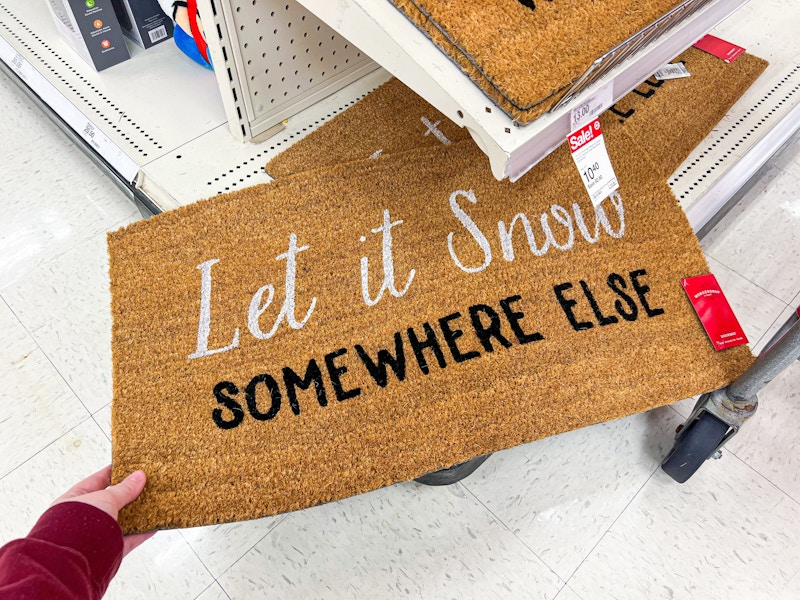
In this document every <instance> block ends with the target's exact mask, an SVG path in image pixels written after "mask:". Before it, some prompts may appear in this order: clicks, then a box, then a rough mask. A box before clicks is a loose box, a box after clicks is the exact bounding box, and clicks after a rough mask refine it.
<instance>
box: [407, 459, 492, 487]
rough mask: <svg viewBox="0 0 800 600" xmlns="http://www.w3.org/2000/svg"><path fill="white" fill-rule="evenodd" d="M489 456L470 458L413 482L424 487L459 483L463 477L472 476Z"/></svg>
mask: <svg viewBox="0 0 800 600" xmlns="http://www.w3.org/2000/svg"><path fill="white" fill-rule="evenodd" d="M490 456H491V454H486V455H484V456H478V457H477V458H472V459H470V460H468V461H466V462H463V463H458V464H457V465H453V466H452V467H450V468H449V469H440V470H438V471H434V472H433V473H426V474H425V475H423V476H422V477H417V478H416V479H415V480H414V481H416V482H417V483H422V484H424V485H452V484H454V483H456V482H458V481H461V480H462V479H464V478H465V477H468V476H469V475H472V474H473V473H474V472H475V469H477V468H478V467H480V466H481V465H482V464H483V463H485V462H486V459H487V458H489V457H490Z"/></svg>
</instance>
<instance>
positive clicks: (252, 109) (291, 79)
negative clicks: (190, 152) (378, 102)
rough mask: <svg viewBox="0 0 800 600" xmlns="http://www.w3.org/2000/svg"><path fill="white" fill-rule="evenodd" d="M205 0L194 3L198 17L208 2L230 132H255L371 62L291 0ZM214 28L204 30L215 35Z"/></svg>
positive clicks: (311, 101)
mask: <svg viewBox="0 0 800 600" xmlns="http://www.w3.org/2000/svg"><path fill="white" fill-rule="evenodd" d="M208 2H209V3H210V6H207V7H206V10H203V9H202V7H203V4H202V3H201V4H200V6H201V16H202V17H203V19H204V22H205V19H206V18H207V16H206V15H207V14H209V11H208V9H209V8H210V15H209V16H210V17H211V18H213V19H214V21H215V24H214V25H215V26H214V28H213V29H216V33H217V40H212V39H209V44H210V45H211V46H212V48H211V49H212V55H213V57H214V64H215V66H216V68H217V71H218V75H217V76H218V79H220V84H221V87H222V84H226V85H227V86H228V87H230V90H231V95H232V98H230V99H228V101H227V102H226V104H227V105H228V106H229V110H228V113H229V114H228V119H229V124H230V125H231V131H232V132H233V133H234V135H236V136H237V137H241V138H243V139H246V140H252V139H255V138H258V137H259V136H260V135H262V134H264V133H265V132H267V131H269V130H271V129H273V128H275V126H277V125H280V124H281V123H282V122H283V121H284V120H285V119H287V118H289V117H291V116H292V115H294V114H297V113H298V112H300V111H301V110H303V109H304V108H306V107H308V106H310V105H312V104H314V103H315V102H318V101H319V100H321V99H322V98H324V97H326V96H328V95H330V94H332V93H334V92H336V91H337V90H339V89H341V88H342V87H344V86H346V85H348V84H349V83H351V82H353V81H355V80H356V79H358V78H360V77H362V76H363V75H365V74H367V73H369V72H371V71H373V70H375V69H376V68H378V65H376V64H375V63H374V62H372V61H371V60H370V59H369V58H368V57H367V56H366V55H364V54H363V53H362V52H361V50H359V49H358V48H357V47H355V46H354V45H353V44H351V43H350V42H348V41H347V40H346V39H344V38H342V37H341V36H340V35H338V34H337V33H335V32H334V31H333V30H332V29H331V28H330V27H328V26H327V25H325V24H324V23H323V22H322V21H321V20H319V19H318V18H317V17H315V16H314V15H313V14H311V13H310V12H309V11H308V10H306V9H305V8H303V7H302V6H301V5H299V4H298V3H296V2H295V1H294V0H282V1H278V0H208ZM213 29H212V31H211V32H210V33H209V34H207V37H209V38H213V37H214V36H213V35H211V34H213ZM206 31H209V28H208V27H206ZM214 42H218V44H219V48H214V47H213V46H214V45H216V44H215V43H214ZM215 50H216V52H215ZM221 61H224V62H225V65H224V68H222V69H221V68H219V66H217V65H218V63H219V62H221Z"/></svg>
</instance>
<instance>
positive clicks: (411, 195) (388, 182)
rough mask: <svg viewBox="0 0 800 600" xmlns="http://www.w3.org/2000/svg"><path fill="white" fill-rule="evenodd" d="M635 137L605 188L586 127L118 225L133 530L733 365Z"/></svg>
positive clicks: (527, 433) (637, 395)
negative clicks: (506, 161) (540, 147)
mask: <svg viewBox="0 0 800 600" xmlns="http://www.w3.org/2000/svg"><path fill="white" fill-rule="evenodd" d="M624 139H627V138H626V136H622V135H621V136H616V139H614V140H612V139H610V140H609V144H608V145H609V152H610V155H611V158H612V160H613V162H614V166H615V169H616V173H617V176H618V178H619V180H620V183H621V188H620V195H619V196H616V197H614V198H609V199H607V200H605V201H604V202H603V203H602V204H601V205H600V206H599V207H598V208H597V209H595V208H593V207H592V205H591V203H590V202H589V200H588V198H587V197H586V192H585V190H584V188H583V185H582V183H581V180H580V176H579V175H578V173H577V170H576V169H575V167H574V165H573V162H572V159H571V157H570V156H569V154H568V151H567V149H566V148H565V147H562V148H560V149H558V150H557V151H556V152H554V153H553V154H551V155H550V156H548V157H547V158H546V159H545V160H544V161H543V162H542V164H541V166H540V167H539V168H536V169H534V170H532V171H531V172H530V173H528V174H527V175H526V176H525V177H523V178H522V179H521V180H520V181H518V182H516V183H514V184H510V183H508V182H507V181H505V182H499V181H496V180H495V179H494V178H493V177H492V175H491V172H490V170H489V168H488V165H486V161H485V160H484V156H483V155H482V153H481V151H480V150H479V149H478V148H477V147H476V146H475V145H474V144H473V143H472V142H471V141H466V142H461V143H454V144H451V145H448V146H444V147H433V148H425V149H420V150H413V151H409V152H405V153H402V154H398V155H393V156H386V157H378V158H377V159H375V160H364V161H361V162H357V163H349V164H346V165H339V166H334V167H331V168H329V169H326V170H321V171H314V172H307V173H302V174H298V175H295V176H293V177H288V178H286V179H284V180H281V181H277V182H273V183H270V184H267V185H262V186H256V187H252V188H248V189H245V190H242V191H239V192H235V193H231V194H228V195H225V196H218V197H216V198H213V199H210V200H206V201H201V202H198V203H196V204H193V205H190V206H187V207H185V208H181V209H178V210H176V211H172V212H168V213H164V214H162V215H158V216H156V217H154V218H152V219H151V220H149V221H142V222H138V223H134V224H132V225H129V226H128V227H126V228H124V229H122V230H120V231H118V232H115V233H112V234H110V235H109V253H110V276H111V291H112V315H113V336H112V352H113V369H114V401H113V404H112V437H113V464H114V469H113V479H114V481H119V480H120V479H121V478H122V477H124V476H125V475H126V474H128V473H130V472H131V471H132V470H134V469H143V470H144V471H145V472H147V474H148V485H147V487H146V489H145V492H144V494H143V495H142V496H141V497H140V498H139V499H138V500H137V501H136V502H134V503H133V504H131V505H129V506H128V507H126V508H125V509H123V511H122V513H121V515H120V522H121V524H122V527H123V529H124V530H125V531H127V532H134V531H144V530H150V529H161V528H171V527H188V526H195V525H203V524H211V523H221V522H226V521H234V520H243V519H251V518H256V517H262V516H265V515H272V514H276V513H281V512H286V511H291V510H296V509H301V508H305V507H309V506H314V505H317V504H320V503H324V502H329V501H334V500H338V499H342V498H346V497H348V496H351V495H354V494H359V493H362V492H366V491H369V490H373V489H376V488H379V487H382V486H386V485H390V484H393V483H395V482H401V481H408V480H411V479H413V478H416V477H418V476H420V475H422V474H425V473H428V472H431V471H435V470H438V469H441V468H445V467H449V466H452V465H453V464H456V463H460V462H463V461H465V460H468V459H470V458H472V457H475V456H479V455H483V454H487V453H491V452H496V451H499V450H501V449H504V448H509V447H512V446H516V445H518V444H522V443H526V442H530V441H533V440H536V439H540V438H544V437H548V436H552V435H555V434H557V433H561V432H564V431H569V430H573V429H576V428H579V427H584V426H587V425H590V424H593V423H598V422H602V421H608V420H611V419H616V418H619V417H623V416H627V415H630V414H633V413H637V412H640V411H646V410H649V409H652V408H654V407H657V406H660V405H664V404H668V403H671V402H674V401H676V400H679V399H682V398H687V397H690V396H693V395H695V394H699V393H701V392H705V391H709V390H713V389H716V388H719V387H721V386H724V385H726V384H727V383H729V382H730V381H731V380H732V379H733V378H735V377H736V376H737V375H739V374H740V373H741V372H742V371H743V370H744V369H745V368H746V367H747V366H748V365H749V364H750V363H751V362H752V355H751V353H750V351H749V349H748V348H747V347H739V348H733V349H730V350H726V351H724V352H720V353H716V352H714V350H713V348H711V346H710V344H709V343H708V340H707V338H706V336H705V333H704V331H703V329H702V327H701V325H700V323H699V321H698V319H697V317H696V316H695V315H694V313H693V311H692V309H691V307H690V305H689V303H688V301H687V300H686V297H685V294H684V293H683V290H682V289H681V285H680V280H681V278H683V277H687V276H692V275H698V274H702V273H707V272H708V266H707V264H706V262H705V259H704V258H703V254H702V252H701V250H700V247H699V245H698V243H697V240H696V238H695V237H694V235H693V234H692V231H691V229H690V227H689V224H688V222H687V221H686V218H685V216H684V215H683V212H682V211H681V209H680V208H679V206H678V204H677V202H676V200H675V198H674V197H673V195H672V194H671V192H670V190H669V188H668V186H667V185H666V183H664V182H663V181H659V180H657V179H655V178H654V175H653V169H652V167H651V165H650V163H649V162H648V161H647V160H645V159H643V155H642V152H641V151H640V148H639V147H638V146H637V145H636V143H632V142H631V143H629V142H627V141H624Z"/></svg>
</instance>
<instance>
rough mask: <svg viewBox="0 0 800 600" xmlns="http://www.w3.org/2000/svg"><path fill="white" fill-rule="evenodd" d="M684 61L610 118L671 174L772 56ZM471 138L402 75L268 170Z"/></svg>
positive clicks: (608, 127)
mask: <svg viewBox="0 0 800 600" xmlns="http://www.w3.org/2000/svg"><path fill="white" fill-rule="evenodd" d="M678 61H680V62H683V63H684V64H685V65H686V67H687V68H688V70H689V72H690V73H691V74H692V75H691V77H686V78H683V79H670V80H666V81H658V80H656V79H654V78H650V79H648V80H647V81H646V82H644V83H642V84H641V85H640V86H638V87H637V88H636V89H635V90H634V91H632V92H631V93H629V94H627V95H626V96H624V97H623V98H622V99H621V100H620V101H619V102H617V104H615V105H614V106H613V107H612V109H611V110H609V111H608V114H607V115H606V118H605V119H604V127H605V129H604V132H605V136H606V138H609V137H613V136H615V135H616V132H617V130H618V129H619V128H620V127H622V129H623V130H624V131H626V132H627V133H629V134H630V135H631V136H632V137H634V138H636V139H637V140H639V144H640V147H641V148H644V149H645V150H646V152H647V154H648V156H649V157H650V158H651V160H652V163H653V166H654V168H655V169H656V170H657V172H658V174H659V176H660V177H661V178H663V179H666V178H667V177H669V176H670V175H671V174H672V173H673V172H674V171H675V169H676V168H677V167H678V166H679V165H680V164H681V162H683V160H684V159H685V158H686V157H687V156H688V155H689V153H690V152H691V151H692V150H693V149H694V147H695V146H696V145H697V144H699V143H700V142H701V141H702V140H703V138H705V137H706V136H707V135H708V134H709V133H710V132H711V130H712V129H713V128H714V127H715V126H716V125H717V123H719V121H720V119H721V118H722V117H723V116H724V115H725V114H726V113H727V112H728V110H729V109H730V107H731V106H733V104H734V102H736V100H737V99H738V98H739V97H740V96H741V95H742V94H743V93H744V92H745V90H747V88H749V87H750V86H751V85H752V83H753V82H754V81H755V80H756V79H757V78H758V76H759V75H760V74H761V73H762V72H763V71H764V69H765V68H766V66H767V62H766V61H765V60H763V59H761V58H758V57H756V56H753V55H751V54H742V55H741V56H740V57H739V58H738V59H737V60H735V61H734V62H733V63H730V64H728V63H726V62H724V61H721V60H720V59H718V58H716V57H714V56H711V55H710V54H707V53H705V52H703V51H701V50H698V49H697V48H689V49H688V50H686V51H685V52H684V53H683V54H681V55H680V56H679V57H677V58H676V59H675V61H673V62H678ZM465 139H469V132H468V131H467V130H466V128H462V127H458V126H457V125H455V124H454V123H453V122H452V121H450V120H449V119H448V118H447V117H445V116H444V115H443V114H442V113H440V112H439V111H438V110H436V109H435V108H434V107H433V106H431V105H430V104H428V103H427V102H426V101H425V100H423V99H422V98H421V97H419V96H418V95H417V94H415V93H414V92H413V91H412V90H411V89H409V88H408V87H406V86H405V85H404V84H403V83H401V82H400V81H398V80H397V79H390V80H389V81H388V82H386V83H385V84H384V85H382V86H380V87H379V88H378V89H376V90H375V91H373V92H371V93H370V94H368V95H367V96H366V97H365V98H363V99H362V100H360V101H359V102H357V103H356V104H354V105H353V106H351V107H350V108H348V109H347V110H345V111H344V112H342V113H340V114H339V115H337V116H336V117H334V118H333V119H331V120H330V121H328V122H327V123H325V124H324V125H322V126H321V127H320V128H318V129H316V130H315V131H314V132H312V133H311V134H309V135H308V136H307V137H305V138H303V139H302V140H300V141H299V142H297V143H295V144H293V145H292V146H291V147H289V148H288V149H287V150H285V151H284V152H281V153H280V154H278V155H277V156H276V157H275V158H273V159H272V160H271V161H270V162H268V163H267V165H266V170H267V173H269V175H270V176H272V177H274V178H276V179H278V178H281V177H285V176H287V175H290V174H292V173H299V172H301V171H305V170H310V169H318V168H322V167H329V166H332V165H335V164H339V163H345V162H349V161H354V160H362V159H365V158H368V157H370V156H377V155H386V154H392V153H396V152H401V151H406V150H411V149H414V148H421V147H425V146H441V145H448V144H450V143H454V142H458V141H461V140H465ZM483 160H485V161H488V159H486V158H484V159H483Z"/></svg>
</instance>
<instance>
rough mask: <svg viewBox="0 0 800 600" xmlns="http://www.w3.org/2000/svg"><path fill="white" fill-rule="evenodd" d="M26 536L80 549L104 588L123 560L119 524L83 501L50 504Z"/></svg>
mask: <svg viewBox="0 0 800 600" xmlns="http://www.w3.org/2000/svg"><path fill="white" fill-rule="evenodd" d="M28 537H29V538H35V539H39V540H44V541H47V542H51V543H54V544H57V545H59V546H62V547H66V548H73V549H74V550H76V551H78V552H80V553H81V554H82V555H83V556H85V557H86V560H87V561H88V563H89V568H90V570H91V577H92V580H93V581H92V582H93V583H94V584H95V586H97V588H99V589H100V590H103V591H104V590H105V589H106V588H107V587H108V584H109V582H110V581H111V579H112V578H113V577H114V575H115V574H116V572H117V569H119V565H120V563H121V562H122V549H123V541H122V529H121V528H120V526H119V524H118V523H117V521H116V520H115V519H113V518H112V517H111V516H109V515H108V514H107V513H105V512H103V511H102V510H100V509H99V508H96V507H94V506H91V505H90V504H85V503H83V502H61V503H59V504H56V505H55V506H53V507H51V508H49V509H48V510H47V511H46V512H45V513H44V514H43V515H42V516H41V517H40V518H39V520H38V521H37V523H36V525H34V527H33V529H32V530H31V532H30V533H29V534H28ZM101 593H102V592H101Z"/></svg>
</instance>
